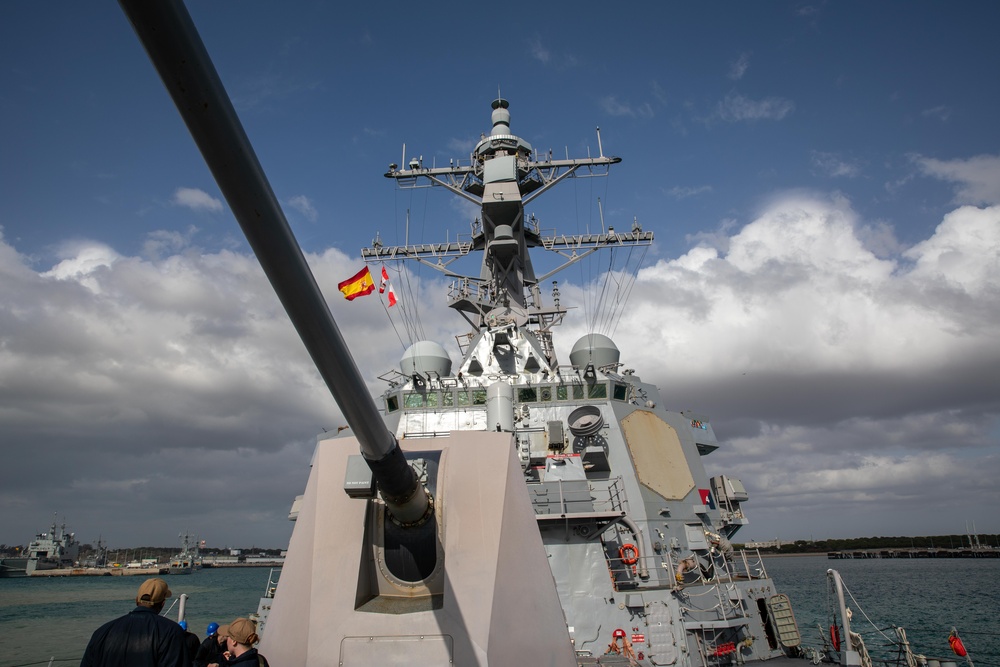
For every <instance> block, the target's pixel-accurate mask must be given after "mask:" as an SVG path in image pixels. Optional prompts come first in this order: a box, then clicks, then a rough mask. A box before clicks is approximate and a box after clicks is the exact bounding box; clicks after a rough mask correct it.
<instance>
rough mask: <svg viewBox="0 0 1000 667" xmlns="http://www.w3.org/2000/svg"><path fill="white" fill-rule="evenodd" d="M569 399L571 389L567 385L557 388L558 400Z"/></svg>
mask: <svg viewBox="0 0 1000 667" xmlns="http://www.w3.org/2000/svg"><path fill="white" fill-rule="evenodd" d="M568 398H569V387H567V386H566V385H560V386H558V387H556V400H557V401H565V400H566V399H568Z"/></svg>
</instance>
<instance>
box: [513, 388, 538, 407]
mask: <svg viewBox="0 0 1000 667" xmlns="http://www.w3.org/2000/svg"><path fill="white" fill-rule="evenodd" d="M537 400H538V391H537V390H536V389H535V388H534V387H523V388H521V389H518V390H517V402H518V403H532V402H534V401H537Z"/></svg>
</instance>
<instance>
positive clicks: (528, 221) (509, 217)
mask: <svg viewBox="0 0 1000 667" xmlns="http://www.w3.org/2000/svg"><path fill="white" fill-rule="evenodd" d="M492 108H493V113H492V123H493V125H492V129H491V130H490V133H489V135H488V136H487V135H485V134H484V135H483V137H482V139H481V140H480V141H479V143H478V144H477V145H476V147H475V148H474V149H473V151H472V154H471V156H470V160H469V163H468V164H462V163H461V162H460V161H459V162H458V163H456V162H455V161H454V160H452V161H451V164H450V165H449V166H448V167H440V168H438V167H434V168H425V167H424V166H423V161H422V160H421V159H419V158H411V159H410V161H409V164H408V165H404V167H403V168H400V167H399V166H397V165H395V164H391V165H389V171H388V172H386V174H385V176H386V178H392V179H395V180H396V182H397V184H398V185H399V187H400V188H403V189H413V188H420V187H444V188H446V189H448V190H450V191H451V192H453V193H454V194H456V195H458V196H460V197H462V198H464V199H467V200H469V201H471V202H473V203H475V204H476V205H477V206H479V207H480V216H479V217H478V218H477V219H476V220H475V221H474V222H473V223H472V233H471V236H465V237H463V235H459V236H458V237H457V238H456V240H455V241H453V242H446V243H432V244H418V245H411V244H409V243H407V244H406V245H403V246H385V245H382V244H381V243H375V244H373V245H372V247H370V248H363V249H362V251H361V254H362V258H363V259H364V260H365V262H367V263H379V262H385V261H391V260H415V261H419V262H421V263H423V264H425V265H427V266H430V267H432V268H434V269H436V270H438V271H441V272H443V273H445V274H447V275H449V276H451V277H453V278H456V279H457V280H456V282H455V283H453V284H452V286H451V290H450V293H449V306H450V307H452V308H454V309H456V310H458V311H459V312H460V313H461V314H462V316H463V317H465V319H466V320H467V321H468V322H469V323H470V324H471V325H472V326H473V328H474V329H476V330H481V329H489V328H497V327H507V326H511V325H514V326H524V325H534V326H536V327H537V328H538V329H539V330H540V331H542V332H546V331H547V329H548V327H550V326H551V325H553V324H556V323H558V322H559V321H560V320H561V319H562V316H563V315H564V314H565V312H566V311H565V310H563V309H561V308H560V307H559V306H558V305H557V304H555V305H554V306H552V307H548V308H546V307H544V306H543V305H542V303H541V290H540V289H539V285H540V284H541V283H542V282H543V281H544V280H546V279H547V278H549V277H550V276H552V275H554V274H555V273H557V272H559V271H561V270H562V269H564V268H566V267H567V266H570V265H571V264H575V263H576V262H578V261H580V260H581V259H583V258H584V257H587V256H588V255H590V254H591V253H593V252H596V251H597V250H599V249H601V248H606V247H615V246H638V245H649V244H651V243H652V241H653V234H652V232H644V231H642V228H641V227H640V226H639V225H638V223H636V224H635V225H633V228H632V230H631V231H630V232H626V233H615V231H614V228H608V230H607V232H603V231H602V233H600V234H579V235H554V236H543V235H542V234H541V233H540V231H539V228H538V222H537V220H535V219H534V217H533V216H527V217H526V216H525V205H526V204H527V203H529V202H531V201H532V200H533V199H534V198H535V197H537V196H539V195H541V194H542V193H543V192H546V191H548V190H549V189H550V188H551V187H552V186H554V185H556V184H557V183H559V182H561V181H563V180H564V179H566V178H571V177H572V178H581V177H593V176H606V175H607V173H608V170H609V169H610V167H611V165H613V164H617V163H618V162H621V158H618V157H607V156H605V155H604V154H603V149H601V150H600V154H599V155H598V157H588V158H581V159H565V160H554V159H552V155H551V152H550V154H549V155H547V156H544V157H543V158H542V159H537V156H536V154H535V152H534V150H533V149H532V147H531V144H529V143H528V142H526V141H524V140H523V139H521V138H520V137H518V136H516V135H514V134H512V133H511V129H510V111H509V110H508V108H509V103H508V102H507V100H505V99H496V100H494V102H493V104H492ZM598 145H600V130H598ZM535 247H542V248H544V249H546V250H549V251H552V252H556V253H558V254H560V255H561V256H563V257H564V258H565V261H564V262H563V263H562V264H561V265H560V266H558V267H556V268H555V269H553V270H552V271H549V272H548V273H546V274H545V275H542V276H536V275H535V271H534V268H533V266H532V263H531V258H530V256H529V250H530V249H531V248H535ZM474 250H477V251H483V259H482V265H481V269H480V274H479V276H478V277H475V276H461V275H459V274H457V273H455V272H453V271H452V270H451V269H450V268H449V266H450V265H451V263H452V262H454V261H455V260H456V259H458V258H460V257H464V256H465V255H468V254H469V253H470V252H472V251H474Z"/></svg>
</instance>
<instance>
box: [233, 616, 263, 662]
mask: <svg viewBox="0 0 1000 667" xmlns="http://www.w3.org/2000/svg"><path fill="white" fill-rule="evenodd" d="M259 641H260V637H258V636H257V624H256V623H254V622H253V621H251V620H250V619H249V618H237V619H236V620H235V621H233V622H232V623H230V624H229V642H228V648H229V650H230V651H232V652H233V654H234V655H242V654H243V653H245V652H246V651H248V650H250V647H252V646H253V645H254V644H256V643H257V642H259Z"/></svg>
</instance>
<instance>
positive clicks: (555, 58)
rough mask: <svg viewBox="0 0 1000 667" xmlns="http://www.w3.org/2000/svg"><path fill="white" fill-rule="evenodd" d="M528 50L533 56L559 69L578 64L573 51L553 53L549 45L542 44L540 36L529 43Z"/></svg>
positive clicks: (544, 63)
mask: <svg viewBox="0 0 1000 667" xmlns="http://www.w3.org/2000/svg"><path fill="white" fill-rule="evenodd" d="M527 46H528V52H529V53H530V54H531V57H532V58H534V59H535V60H537V61H538V62H540V63H542V64H543V65H546V66H548V67H554V68H555V69H557V70H565V69H569V68H571V67H575V66H576V65H577V62H578V61H577V58H576V56H574V55H573V54H571V53H564V54H553V53H552V52H551V51H550V50H549V49H548V47H546V46H545V45H544V44H542V40H541V38H540V37H537V36H536V37H533V38H531V39H529V40H528V43H527Z"/></svg>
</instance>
